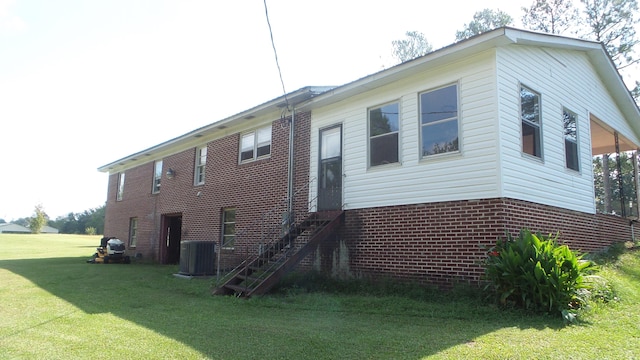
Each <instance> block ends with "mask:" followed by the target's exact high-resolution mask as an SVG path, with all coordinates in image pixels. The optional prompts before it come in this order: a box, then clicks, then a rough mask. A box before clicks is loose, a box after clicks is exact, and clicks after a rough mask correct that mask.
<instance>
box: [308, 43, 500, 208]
mask: <svg viewBox="0 0 640 360" xmlns="http://www.w3.org/2000/svg"><path fill="white" fill-rule="evenodd" d="M494 64H495V51H493V50H491V51H486V52H484V53H481V54H477V55H475V56H472V57H469V58H466V59H465V60H464V61H460V62H456V63H451V64H448V65H446V66H441V67H437V68H432V69H428V70H425V71H422V72H420V73H417V74H416V75H413V76H410V77H408V78H406V79H404V80H402V81H398V82H396V83H394V84H391V85H387V86H384V87H380V88H377V89H374V90H371V91H368V92H365V93H363V94H361V95H359V96H357V97H356V98H351V99H349V100H347V101H343V102H342V103H338V104H333V105H330V106H325V107H323V108H319V109H314V110H313V112H312V124H311V145H310V146H311V149H310V150H311V161H310V174H312V177H314V176H317V173H318V135H319V130H320V129H322V128H325V127H329V126H332V125H335V124H342V129H343V152H342V155H343V173H344V179H343V180H344V181H343V194H344V197H343V203H344V208H345V209H357V208H369V207H378V206H388V205H405V204H417V203H426V202H438V201H450V200H464V199H482V198H493V197H497V196H498V195H499V191H498V187H497V186H496V184H497V183H498V179H499V176H498V174H499V173H498V170H499V168H498V165H497V164H498V154H497V137H496V134H497V132H498V128H497V118H496V110H497V102H496V100H495V99H496V82H495V66H494ZM453 83H457V84H458V86H459V87H458V91H459V105H458V106H459V118H458V121H459V126H461V131H460V141H459V143H460V149H461V152H460V153H455V154H444V155H441V156H436V157H432V158H425V159H420V127H419V117H418V111H419V103H418V102H419V100H418V96H419V93H421V92H423V91H426V90H431V89H434V88H438V87H441V86H444V85H449V84H453ZM391 101H399V103H400V112H401V118H400V155H399V157H400V163H399V164H390V165H385V166H379V167H375V168H368V166H367V164H368V137H367V109H368V108H370V107H375V106H378V105H381V104H385V103H388V102H391ZM316 191H317V184H314V185H313V186H312V188H311V191H310V193H311V194H310V198H311V199H313V198H314V197H315V195H316Z"/></svg>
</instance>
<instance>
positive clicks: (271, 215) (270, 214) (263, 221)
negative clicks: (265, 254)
mask: <svg viewBox="0 0 640 360" xmlns="http://www.w3.org/2000/svg"><path fill="white" fill-rule="evenodd" d="M315 181H316V178H315V177H313V178H311V179H310V180H309V181H308V182H307V183H305V184H304V185H302V186H301V187H300V188H298V189H297V190H295V191H294V192H293V194H292V196H291V198H293V199H294V200H295V198H296V197H297V195H298V194H299V193H300V192H301V191H304V190H305V189H309V188H310V185H311V184H312V183H313V182H315ZM291 198H290V197H288V196H287V197H285V198H284V199H282V200H281V201H280V202H278V204H277V205H275V206H273V207H272V208H270V209H268V210H266V211H264V212H263V213H262V214H261V216H260V218H259V219H256V220H254V221H253V222H252V223H251V224H250V225H249V226H247V227H245V228H244V229H243V230H242V231H240V232H239V233H237V234H235V236H234V239H233V241H234V243H235V241H236V239H237V238H238V237H242V236H244V235H246V234H247V233H249V232H250V231H252V232H254V231H255V229H256V228H257V227H258V226H260V232H261V234H262V235H261V240H263V239H264V238H265V236H264V226H265V224H266V223H267V219H273V218H274V213H275V212H276V211H277V210H280V209H282V205H283V204H284V205H286V206H287V207H288V204H289V200H290V199H291ZM316 198H317V196H316V197H315V198H314V199H316ZM312 201H313V200H309V201H308V202H307V209H306V212H307V213H308V212H309V206H310V204H311V202H312ZM291 212H293V213H294V214H295V211H294V209H291ZM291 215H292V214H291V213H290V212H289V211H287V229H290V228H291V225H292V224H293V223H295V222H296V219H295V217H294V219H293V220H294V221H293V222H292V221H291ZM295 215H297V214H295ZM295 215H294V216H295ZM282 225H284V224H282V223H281V224H279V225H273V226H271V227H270V229H271V231H268V233H272V231H273V230H275V229H277V228H278V226H282ZM228 244H229V242H227V243H225V242H224V237H221V238H220V249H218V254H217V255H218V256H217V259H216V262H217V270H216V285H219V284H220V275H221V271H220V260H221V253H222V249H223V248H225V245H228ZM260 244H263V242H262V241H261V242H260ZM263 246H264V244H263ZM248 250H249V245H245V256H244V260H243V261H241V262H240V263H239V264H238V265H237V266H236V267H234V268H233V269H232V270H230V271H229V272H228V273H227V274H234V273H236V272H237V271H239V270H240V269H241V268H242V267H243V266H246V264H248V260H249V259H251V258H253V257H255V256H253V254H251V255H250V254H249V251H248Z"/></svg>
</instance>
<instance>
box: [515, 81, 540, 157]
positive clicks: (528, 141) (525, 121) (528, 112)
mask: <svg viewBox="0 0 640 360" xmlns="http://www.w3.org/2000/svg"><path fill="white" fill-rule="evenodd" d="M520 118H521V120H522V152H524V153H525V154H529V155H532V156H535V157H538V158H542V146H541V144H542V142H541V132H540V125H541V121H540V95H539V94H537V93H536V92H534V91H532V90H530V89H527V88H526V87H524V86H521V87H520Z"/></svg>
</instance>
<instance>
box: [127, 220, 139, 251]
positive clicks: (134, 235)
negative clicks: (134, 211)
mask: <svg viewBox="0 0 640 360" xmlns="http://www.w3.org/2000/svg"><path fill="white" fill-rule="evenodd" d="M137 242H138V218H135V217H132V218H130V219H129V247H130V248H134V247H136V243H137Z"/></svg>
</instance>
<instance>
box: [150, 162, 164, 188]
mask: <svg viewBox="0 0 640 360" xmlns="http://www.w3.org/2000/svg"><path fill="white" fill-rule="evenodd" d="M161 179H162V160H158V161H156V162H155V164H153V188H152V189H151V192H152V193H154V194H156V193H159V192H160V180H161Z"/></svg>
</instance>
